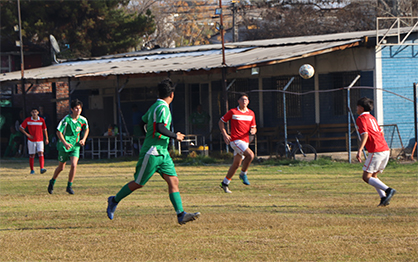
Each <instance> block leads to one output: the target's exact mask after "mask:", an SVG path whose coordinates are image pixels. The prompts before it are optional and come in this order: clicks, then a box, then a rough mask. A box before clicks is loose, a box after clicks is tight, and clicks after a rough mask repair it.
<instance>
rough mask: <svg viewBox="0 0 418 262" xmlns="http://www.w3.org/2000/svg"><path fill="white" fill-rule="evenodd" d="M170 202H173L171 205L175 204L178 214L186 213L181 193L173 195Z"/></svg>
mask: <svg viewBox="0 0 418 262" xmlns="http://www.w3.org/2000/svg"><path fill="white" fill-rule="evenodd" d="M170 201H171V204H173V207H174V210H176V213H177V214H180V213H182V212H183V211H184V210H183V204H182V203H181V197H180V192H174V193H171V194H170Z"/></svg>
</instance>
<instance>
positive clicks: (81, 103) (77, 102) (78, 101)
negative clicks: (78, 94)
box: [71, 99, 83, 108]
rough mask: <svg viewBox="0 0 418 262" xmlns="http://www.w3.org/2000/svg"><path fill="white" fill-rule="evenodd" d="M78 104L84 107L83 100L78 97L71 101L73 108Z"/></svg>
mask: <svg viewBox="0 0 418 262" xmlns="http://www.w3.org/2000/svg"><path fill="white" fill-rule="evenodd" d="M76 106H80V107H81V108H83V102H81V101H80V100H78V99H74V100H72V101H71V108H74V107H76Z"/></svg>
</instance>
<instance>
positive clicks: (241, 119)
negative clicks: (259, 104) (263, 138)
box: [221, 107, 256, 143]
mask: <svg viewBox="0 0 418 262" xmlns="http://www.w3.org/2000/svg"><path fill="white" fill-rule="evenodd" d="M221 120H222V122H224V123H226V122H228V121H229V120H231V141H235V140H242V141H244V142H247V143H249V142H250V129H251V127H255V126H256V124H255V114H254V112H253V111H252V110H251V109H248V108H247V110H246V111H241V110H239V107H237V108H232V109H231V110H229V111H228V112H227V113H226V114H225V115H224V116H223V117H222V118H221Z"/></svg>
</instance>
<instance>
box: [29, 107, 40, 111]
mask: <svg viewBox="0 0 418 262" xmlns="http://www.w3.org/2000/svg"><path fill="white" fill-rule="evenodd" d="M33 110H36V111H38V112H39V110H38V108H36V107H32V109H31V110H30V111H31V112H32V111H33Z"/></svg>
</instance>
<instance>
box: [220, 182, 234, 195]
mask: <svg viewBox="0 0 418 262" xmlns="http://www.w3.org/2000/svg"><path fill="white" fill-rule="evenodd" d="M219 186H220V187H221V188H222V189H223V190H224V192H225V193H232V191H231V190H229V187H228V185H227V184H225V183H224V182H221V184H220V185H219Z"/></svg>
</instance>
